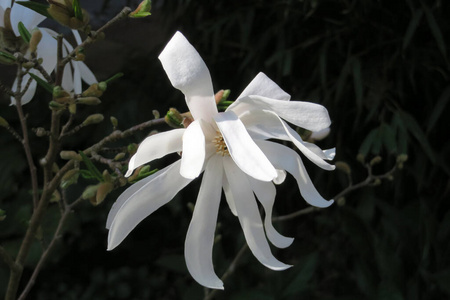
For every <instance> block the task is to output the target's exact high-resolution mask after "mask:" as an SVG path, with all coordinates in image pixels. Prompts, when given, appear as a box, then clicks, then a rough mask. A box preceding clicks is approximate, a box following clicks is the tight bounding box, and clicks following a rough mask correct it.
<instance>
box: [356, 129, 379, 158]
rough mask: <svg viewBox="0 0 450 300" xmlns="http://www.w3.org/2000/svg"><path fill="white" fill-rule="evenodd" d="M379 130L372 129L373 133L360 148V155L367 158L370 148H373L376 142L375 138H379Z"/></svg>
mask: <svg viewBox="0 0 450 300" xmlns="http://www.w3.org/2000/svg"><path fill="white" fill-rule="evenodd" d="M377 132H378V128H375V129H372V131H371V132H370V133H369V134H368V135H367V136H366V138H365V139H364V141H363V143H362V144H361V147H359V151H358V152H359V153H361V154H362V155H364V156H366V155H367V153H369V150H370V148H371V147H372V144H373V143H374V141H375V138H376V137H377Z"/></svg>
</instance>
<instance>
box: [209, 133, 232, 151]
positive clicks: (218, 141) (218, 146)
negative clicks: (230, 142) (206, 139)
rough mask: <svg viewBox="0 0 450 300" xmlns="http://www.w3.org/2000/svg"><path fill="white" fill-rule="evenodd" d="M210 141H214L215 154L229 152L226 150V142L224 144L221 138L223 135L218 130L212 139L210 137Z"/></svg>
mask: <svg viewBox="0 0 450 300" xmlns="http://www.w3.org/2000/svg"><path fill="white" fill-rule="evenodd" d="M211 142H212V143H214V146H215V147H216V153H217V154H220V155H222V156H225V155H230V152H228V147H227V144H225V141H224V140H223V136H222V134H221V133H220V131H217V135H216V136H215V137H214V139H212V141H211Z"/></svg>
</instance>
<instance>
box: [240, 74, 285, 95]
mask: <svg viewBox="0 0 450 300" xmlns="http://www.w3.org/2000/svg"><path fill="white" fill-rule="evenodd" d="M250 95H257V96H263V97H267V98H272V99H277V100H290V99H291V95H289V94H288V93H286V92H285V91H283V90H282V89H281V88H280V87H279V86H278V84H276V83H275V82H273V81H272V79H270V78H269V77H267V75H266V74H264V73H262V72H260V73H258V75H256V77H255V78H253V80H252V81H251V82H250V84H249V85H248V86H247V87H246V88H245V89H244V90H243V91H242V93H241V94H240V95H239V97H237V100H236V101H239V99H240V98H243V97H246V96H250Z"/></svg>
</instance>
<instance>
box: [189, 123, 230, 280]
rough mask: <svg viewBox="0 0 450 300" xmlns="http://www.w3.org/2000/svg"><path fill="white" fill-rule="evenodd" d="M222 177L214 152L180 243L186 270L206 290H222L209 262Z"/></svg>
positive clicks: (218, 159)
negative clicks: (183, 243)
mask: <svg viewBox="0 0 450 300" xmlns="http://www.w3.org/2000/svg"><path fill="white" fill-rule="evenodd" d="M190 126H192V124H191V125H190ZM190 126H189V127H190ZM222 176H223V163H222V158H221V157H220V156H218V155H215V156H213V157H212V158H211V159H210V160H209V161H208V163H207V165H206V169H205V174H204V175H203V180H202V184H201V186H200V191H199V193H198V197H197V202H196V203H195V209H194V214H193V215H192V220H191V223H190V225H189V229H188V232H187V235H186V241H185V245H184V256H185V259H186V265H187V268H188V270H189V273H191V275H192V277H193V278H194V279H195V280H196V281H197V282H198V283H200V284H201V285H203V286H205V287H208V288H210V289H223V283H222V281H221V280H220V279H219V277H217V275H216V273H215V272H214V267H213V263H212V250H213V245H214V233H215V228H216V223H217V214H218V212H219V204H220V197H221V195H222Z"/></svg>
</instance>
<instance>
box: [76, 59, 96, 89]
mask: <svg viewBox="0 0 450 300" xmlns="http://www.w3.org/2000/svg"><path fill="white" fill-rule="evenodd" d="M78 67H79V68H80V74H81V79H83V81H84V82H86V83H87V84H89V85H91V84H94V83H96V82H98V80H97V78H96V77H95V75H94V73H92V71H91V70H90V69H89V68H88V67H87V66H86V64H85V63H84V62H82V61H79V62H78Z"/></svg>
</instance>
